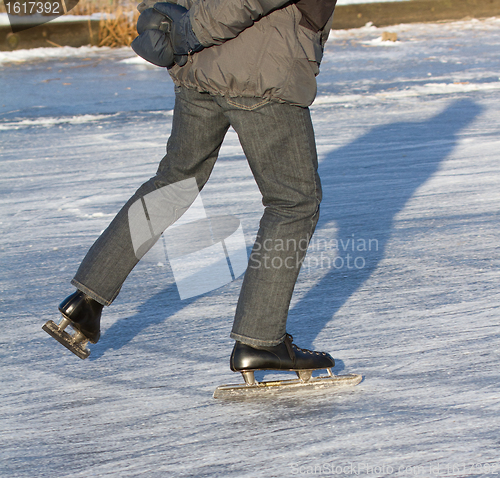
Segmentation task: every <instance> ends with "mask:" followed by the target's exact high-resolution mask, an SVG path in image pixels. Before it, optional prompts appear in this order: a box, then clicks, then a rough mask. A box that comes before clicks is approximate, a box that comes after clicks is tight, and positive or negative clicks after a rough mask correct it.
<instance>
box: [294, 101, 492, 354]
mask: <svg viewBox="0 0 500 478" xmlns="http://www.w3.org/2000/svg"><path fill="white" fill-rule="evenodd" d="M481 109H482V108H481V107H480V106H479V105H477V104H476V103H474V102H473V101H471V100H468V99H465V100H459V101H455V102H454V103H452V104H450V105H449V106H448V107H447V108H446V109H444V110H443V111H442V112H441V113H440V114H438V115H436V116H434V117H432V118H430V119H428V120H426V121H422V122H401V123H392V124H387V125H383V126H380V127H376V128H373V129H372V130H370V132H368V133H367V134H365V135H364V136H362V137H360V138H358V139H356V140H355V141H354V142H352V143H351V144H348V145H347V146H345V147H343V148H340V149H336V150H333V151H331V152H330V153H329V154H328V155H327V157H326V158H324V159H323V161H322V162H321V165H320V175H321V179H322V185H323V194H324V195H323V202H322V205H321V214H320V222H319V223H318V227H317V234H316V235H315V236H314V237H313V241H312V251H315V254H311V259H310V262H309V264H308V262H307V261H306V262H305V263H304V264H305V266H306V268H307V267H308V266H311V267H321V268H323V269H325V270H327V272H326V273H325V275H324V276H322V278H321V279H320V280H319V282H318V283H316V284H315V285H314V286H313V287H312V288H311V289H310V290H309V291H308V292H307V293H306V294H305V296H304V297H302V298H301V300H300V301H299V302H298V303H296V305H295V306H294V307H293V309H292V310H291V311H290V314H289V321H288V328H289V330H290V332H292V333H295V334H297V336H298V337H299V336H300V345H301V346H305V347H312V346H313V342H314V340H315V338H316V337H317V336H318V334H319V333H320V332H321V331H322V330H323V328H324V327H325V325H326V324H327V323H328V322H329V321H330V320H331V319H332V317H333V316H334V315H335V314H336V312H337V311H338V310H339V309H340V308H341V307H342V305H343V304H344V303H345V302H346V301H347V300H348V299H349V297H351V296H352V295H353V294H354V293H355V292H356V291H357V290H358V289H359V287H360V286H361V285H362V284H363V283H364V282H365V281H366V280H367V279H368V278H369V277H370V275H371V274H372V273H373V272H374V271H375V269H376V268H377V266H378V264H379V262H380V261H381V260H382V259H383V257H384V254H385V252H386V246H387V242H388V240H389V239H390V237H391V234H392V229H393V220H394V218H395V216H396V214H398V213H399V212H400V211H401V210H402V209H403V208H404V207H405V205H406V203H407V202H408V200H409V199H410V198H411V197H412V196H413V195H414V193H415V191H416V190H417V188H419V187H420V186H422V185H423V184H424V183H425V182H426V181H427V180H429V178H431V177H432V175H433V174H434V173H435V172H436V171H437V170H438V168H439V166H440V164H441V162H442V161H443V160H445V159H446V158H447V157H448V156H449V155H450V153H451V152H452V151H453V149H454V148H455V146H456V145H457V141H458V135H459V133H460V132H461V131H462V130H463V129H464V128H465V127H467V126H468V125H469V124H470V123H471V122H472V121H473V120H474V119H475V118H476V117H477V116H478V115H479V114H480V112H481ZM328 230H330V231H333V232H325V231H328ZM325 236H326V238H327V241H323V242H322V241H320V240H319V238H320V237H321V238H325ZM328 236H329V237H328ZM316 237H318V239H316ZM332 239H333V240H334V241H333V242H332ZM335 240H336V241H337V242H335ZM341 240H342V241H343V242H341ZM353 240H354V245H355V247H354V251H353V248H352V241H353ZM315 241H316V242H315ZM348 241H350V242H348ZM331 246H333V247H338V249H339V250H336V251H331V250H330V251H326V250H324V249H328V248H331ZM344 248H345V250H344ZM322 252H323V259H325V260H323V262H321V254H322ZM332 254H333V256H332ZM308 255H309V254H308ZM313 255H315V256H316V258H319V259H320V261H319V262H318V263H316V262H315V260H314V259H313ZM335 255H338V256H339V257H338V259H336V261H335V263H333V262H330V263H329V262H328V259H327V256H329V257H330V259H331V258H332V257H335ZM348 255H349V256H348ZM356 258H358V259H357V262H354V261H355V260H356ZM317 264H319V265H317ZM305 272H307V271H306V270H304V271H303V273H305Z"/></svg>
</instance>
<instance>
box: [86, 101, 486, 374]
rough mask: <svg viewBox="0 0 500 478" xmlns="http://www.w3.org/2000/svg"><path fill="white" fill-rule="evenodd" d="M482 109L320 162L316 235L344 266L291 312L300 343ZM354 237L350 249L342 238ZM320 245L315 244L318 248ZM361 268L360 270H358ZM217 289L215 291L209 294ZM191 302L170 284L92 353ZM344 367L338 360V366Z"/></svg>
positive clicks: (379, 252)
mask: <svg viewBox="0 0 500 478" xmlns="http://www.w3.org/2000/svg"><path fill="white" fill-rule="evenodd" d="M480 112H481V107H480V106H479V105H477V104H476V103H474V102H473V101H471V100H460V101H456V102H454V103H452V104H451V105H450V106H448V107H447V108H446V109H445V110H444V111H443V112H442V113H440V114H438V115H436V116H434V117H432V118H430V119H428V120H426V121H422V122H401V123H392V124H388V125H384V126H380V127H375V128H373V129H372V130H371V131H370V132H368V133H367V134H365V135H364V136H361V137H360V138H357V139H356V140H355V141H353V142H352V143H350V144H348V145H347V146H345V147H343V148H340V149H336V150H333V151H331V152H330V153H329V154H328V155H327V156H326V157H325V158H324V159H323V161H322V163H321V165H320V174H321V179H322V185H323V202H322V205H321V217H320V222H319V224H318V227H317V231H318V233H317V236H318V237H322V238H324V237H325V232H324V231H328V229H331V228H332V226H334V228H335V232H334V234H333V235H332V234H330V233H326V236H328V234H330V236H329V237H327V239H328V240H330V239H337V241H339V245H340V250H338V251H336V254H338V256H339V257H340V258H342V259H343V260H344V267H338V266H339V265H340V260H337V262H336V263H335V265H334V266H333V267H330V268H328V270H327V272H326V273H325V274H324V275H323V276H322V278H321V280H320V281H319V282H318V283H316V284H315V285H314V286H313V287H312V288H311V289H310V290H309V291H308V292H307V293H306V294H305V295H304V296H303V297H302V298H301V300H300V301H299V302H298V303H296V304H295V306H294V307H293V309H292V310H291V311H290V316H289V321H288V330H289V331H290V332H291V333H292V334H297V338H298V340H297V343H298V344H299V345H300V346H301V347H311V346H312V343H313V341H314V339H315V338H316V337H317V336H318V334H319V333H320V332H321V331H322V330H323V328H324V327H325V325H326V324H327V323H328V322H329V321H330V320H331V319H332V317H333V316H334V315H335V313H336V312H337V311H338V310H339V309H340V308H341V307H342V305H343V304H344V303H345V302H346V301H347V300H348V298H349V297H351V296H352V295H353V294H354V293H355V292H356V290H357V289H358V288H359V287H360V286H361V285H362V284H363V283H364V282H365V281H366V280H367V279H368V278H369V277H370V275H371V274H372V273H373V271H374V270H375V269H376V268H377V266H378V264H379V262H380V261H381V260H382V258H383V257H384V254H385V250H386V245H387V242H388V240H389V238H390V237H391V232H392V223H393V220H394V217H395V215H396V214H397V213H399V212H400V211H401V210H402V209H403V208H404V206H405V204H406V203H407V201H408V200H409V199H410V198H411V197H412V195H413V194H414V193H415V191H416V189H417V188H418V187H420V186H421V185H423V184H424V183H425V182H426V181H427V180H428V179H429V178H430V177H431V176H432V175H433V174H434V173H435V172H436V171H437V170H438V168H439V165H440V163H441V162H442V161H443V160H445V159H446V158H447V157H448V156H449V154H450V153H451V152H452V151H453V149H454V148H455V146H456V144H457V141H458V135H459V133H460V131H461V130H463V129H464V128H465V127H467V126H468V125H469V124H470V123H471V122H472V121H473V120H474V118H476V117H477V116H478V115H479V114H480ZM333 127H334V126H333V125H332V128H333ZM315 237H316V236H315ZM340 239H342V240H343V241H344V242H343V245H342V243H340ZM353 239H354V240H355V245H356V247H355V249H356V250H355V251H352V248H351V245H352V243H348V242H347V241H348V240H351V241H352V240H353ZM314 240H316V239H314V238H313V241H314ZM358 240H361V241H365V243H366V246H365V247H366V249H367V250H365V251H359V250H358V248H359V245H360V244H362V243H360V242H359V241H358ZM370 241H371V242H370ZM327 244H328V243H327ZM323 245H324V243H320V242H317V246H318V248H321V247H323ZM328 245H331V243H329V244H328ZM346 245H347V247H346V250H345V251H344V250H343V246H346ZM313 246H314V243H313ZM317 252H318V251H317ZM319 252H320V253H321V251H319ZM330 252H331V251H330ZM347 254H349V255H350V259H349V258H348V257H347ZM357 257H362V259H363V261H364V262H362V261H361V260H360V259H358V262H357V263H354V260H355V259H356V258H357ZM349 260H350V262H348V261H349ZM349 264H350V266H351V269H348V267H349ZM313 265H314V264H313ZM360 265H362V266H363V267H359V268H358V267H356V266H360ZM306 266H307V263H306ZM218 293H219V292H218V291H217V290H216V291H212V292H210V293H209V294H218ZM196 300H197V297H194V298H192V299H188V300H183V301H181V300H180V298H179V295H178V293H177V288H176V286H175V284H172V285H170V286H168V287H167V288H166V289H165V290H163V291H161V292H160V293H158V294H155V295H153V296H152V297H150V298H149V299H148V300H147V301H146V302H145V303H143V304H142V305H141V306H140V307H139V310H138V311H137V313H136V314H134V315H133V316H131V317H124V318H121V319H119V320H118V321H117V322H115V323H114V324H113V325H112V326H111V327H110V328H109V329H108V330H106V332H105V334H104V335H103V338H102V339H101V342H99V343H98V344H97V345H96V346H93V347H92V355H91V357H90V358H91V359H97V358H99V357H101V356H102V355H103V354H104V353H105V352H106V351H107V350H108V349H114V350H118V349H120V348H122V347H124V346H125V345H127V344H128V343H129V342H130V341H132V340H133V339H134V338H135V337H136V336H137V335H138V334H140V332H142V331H143V330H145V329H146V328H148V327H150V326H152V325H157V324H160V323H164V322H165V321H166V319H168V317H171V316H173V315H174V314H176V313H177V312H178V311H180V310H182V309H183V308H184V307H187V306H189V305H191V304H192V303H193V301H196ZM236 300H237V297H236V296H235V298H234V302H235V303H236ZM227 332H228V334H229V332H230V330H229V327H228V331H227ZM108 338H109V339H108ZM342 368H343V367H342V364H339V367H336V369H337V370H340V369H342Z"/></svg>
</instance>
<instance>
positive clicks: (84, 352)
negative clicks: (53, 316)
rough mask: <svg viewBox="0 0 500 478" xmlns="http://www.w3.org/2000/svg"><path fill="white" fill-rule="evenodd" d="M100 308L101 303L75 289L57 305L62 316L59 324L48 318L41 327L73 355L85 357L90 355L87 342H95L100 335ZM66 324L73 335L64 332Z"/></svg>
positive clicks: (101, 306)
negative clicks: (70, 328)
mask: <svg viewBox="0 0 500 478" xmlns="http://www.w3.org/2000/svg"><path fill="white" fill-rule="evenodd" d="M102 308H103V305H102V304H99V302H96V301H95V300H94V299H91V298H90V297H89V296H87V295H85V294H84V293H83V292H81V291H79V290H77V291H76V292H75V293H73V294H71V295H70V296H68V297H66V299H64V300H63V301H62V302H61V304H60V305H59V311H60V312H61V314H62V316H63V318H62V320H61V322H60V323H59V325H56V324H55V323H54V322H53V321H52V320H49V321H48V322H47V323H46V324H45V325H44V326H43V327H42V328H43V330H45V332H47V333H48V334H49V335H51V336H52V337H54V338H55V339H56V340H57V341H58V342H59V343H61V344H62V345H64V346H65V347H66V348H67V349H68V350H70V351H71V352H73V353H74V354H75V355H77V356H78V357H80V358H81V359H86V358H87V357H88V356H89V355H90V351H89V349H88V348H87V347H86V345H87V342H91V343H93V344H95V343H97V342H98V340H99V337H100V336H101V332H100V325H101V312H102ZM68 325H69V326H71V327H72V328H73V329H74V330H75V333H74V334H73V335H71V334H68V332H66V330H65V329H66V327H67V326H68Z"/></svg>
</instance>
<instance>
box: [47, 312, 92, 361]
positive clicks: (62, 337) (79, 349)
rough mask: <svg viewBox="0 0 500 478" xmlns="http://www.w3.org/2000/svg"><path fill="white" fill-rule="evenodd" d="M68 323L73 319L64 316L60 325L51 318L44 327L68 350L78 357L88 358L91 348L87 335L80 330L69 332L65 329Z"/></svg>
mask: <svg viewBox="0 0 500 478" xmlns="http://www.w3.org/2000/svg"><path fill="white" fill-rule="evenodd" d="M68 325H71V321H70V320H69V319H67V318H66V317H63V318H62V320H61V322H60V323H59V325H57V324H56V323H55V322H54V321H52V320H49V321H48V322H46V323H45V325H43V327H42V329H43V330H45V332H47V333H48V334H49V335H50V336H52V337H53V338H54V339H56V340H57V341H58V342H59V343H60V344H62V345H64V346H65V347H66V348H67V349H68V350H70V351H71V352H73V353H74V354H75V355H76V356H77V357H80V358H81V359H86V358H87V357H88V356H89V355H90V350H89V349H88V348H87V343H88V339H87V337H85V335H83V334H82V333H81V332H80V331H78V330H75V333H74V334H73V335H71V334H69V333H68V332H66V330H65V329H66V327H67V326H68Z"/></svg>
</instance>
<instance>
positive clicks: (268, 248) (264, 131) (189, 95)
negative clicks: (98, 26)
mask: <svg viewBox="0 0 500 478" xmlns="http://www.w3.org/2000/svg"><path fill="white" fill-rule="evenodd" d="M230 126H232V127H233V128H234V130H235V131H236V133H237V134H238V138H239V140H240V143H241V146H242V148H243V151H244V153H245V155H246V157H247V160H248V163H249V165H250V168H251V170H252V173H253V175H254V177H255V180H256V182H257V185H258V187H259V189H260V192H261V194H262V202H263V205H264V207H265V210H264V215H263V216H262V219H261V221H260V228H259V231H258V234H257V239H256V242H255V244H254V246H253V250H252V253H251V256H250V260H249V264H248V268H247V271H246V272H245V276H244V279H243V284H242V288H241V292H240V296H239V300H238V305H237V309H236V315H235V320H234V324H233V329H232V333H231V337H232V338H233V339H235V340H239V341H241V342H244V343H247V344H249V345H257V346H272V345H277V344H279V343H280V342H281V341H283V339H284V336H285V334H286V320H287V315H288V308H289V305H290V299H291V297H292V293H293V289H294V286H295V282H296V280H297V276H298V273H299V270H300V266H301V263H302V261H303V260H304V257H305V253H306V249H307V245H308V243H309V240H310V239H311V236H312V234H313V232H314V228H315V227H316V223H317V221H318V216H319V203H320V201H321V185H320V180H319V176H318V173H317V169H318V162H317V154H316V145H315V140H314V132H313V127H312V122H311V118H310V113H309V110H308V109H307V108H302V107H299V106H292V105H289V104H286V103H277V102H273V101H269V100H267V99H263V98H243V97H240V98H228V97H222V96H212V95H209V94H208V93H200V92H197V91H195V90H192V89H187V88H179V87H177V88H176V101H175V108H174V115H173V122H172V132H171V136H170V138H169V140H168V143H167V154H166V155H165V156H164V158H163V159H162V161H161V162H160V165H159V168H158V171H157V172H156V175H155V176H153V177H152V178H151V179H150V180H148V181H147V182H145V183H144V184H143V185H142V186H141V187H140V188H139V189H138V190H137V191H136V193H135V194H134V195H133V196H132V197H131V198H130V199H129V201H128V202H127V203H126V204H125V206H124V207H123V208H122V209H121V210H120V212H119V213H118V214H117V216H116V217H115V219H114V220H113V221H112V222H111V224H110V225H109V227H108V228H107V229H106V230H105V231H104V232H103V233H102V235H101V236H100V237H99V238H98V239H97V241H96V242H95V243H94V245H93V246H92V247H91V249H90V250H89V252H88V253H87V255H86V257H85V258H84V260H83V262H82V263H81V265H80V267H79V269H78V271H77V273H76V275H75V277H74V279H73V280H72V284H73V285H75V286H76V287H77V288H78V289H80V290H82V291H83V292H85V293H86V294H87V295H89V296H90V297H92V298H93V299H95V300H97V301H98V302H100V303H101V304H104V305H109V304H111V302H112V301H113V300H114V299H115V297H116V296H117V295H118V293H119V291H120V288H121V286H122V284H123V282H124V281H125V279H126V278H127V276H128V274H129V273H130V272H131V270H132V269H133V268H134V266H135V265H136V264H137V262H138V260H139V259H138V258H137V257H136V254H135V253H134V249H133V246H132V241H131V234H130V230H129V222H128V210H129V208H130V206H131V205H132V204H133V203H135V202H136V201H137V200H140V199H141V198H143V197H144V196H145V195H147V194H148V193H151V192H152V191H155V190H157V189H159V188H162V187H164V186H167V185H169V184H173V183H176V182H178V181H182V180H185V179H189V178H195V179H196V182H197V185H198V188H199V190H201V189H202V188H203V186H204V184H205V183H206V182H207V181H208V178H209V176H210V173H211V171H212V168H213V166H214V164H215V161H216V159H217V156H218V153H219V150H220V147H221V144H222V141H223V139H224V136H225V134H226V132H227V130H228V129H229V127H230Z"/></svg>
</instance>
